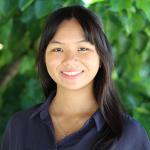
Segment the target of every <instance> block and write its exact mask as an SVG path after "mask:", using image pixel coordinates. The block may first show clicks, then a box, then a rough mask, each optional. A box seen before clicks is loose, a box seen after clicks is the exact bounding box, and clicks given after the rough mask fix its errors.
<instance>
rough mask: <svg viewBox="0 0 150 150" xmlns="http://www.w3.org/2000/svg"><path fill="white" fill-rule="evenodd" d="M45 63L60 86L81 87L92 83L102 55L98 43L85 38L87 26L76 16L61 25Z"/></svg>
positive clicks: (46, 53) (47, 49)
mask: <svg viewBox="0 0 150 150" xmlns="http://www.w3.org/2000/svg"><path fill="white" fill-rule="evenodd" d="M45 62H46V67H47V70H48V73H49V75H50V76H51V78H52V79H53V80H54V81H55V82H56V84H57V88H58V86H60V87H61V88H65V89H68V90H77V89H81V88H83V87H90V86H92V84H93V79H94V77H95V76H96V74H97V72H98V69H99V64H100V58H99V55H98V54H97V51H96V49H95V46H94V45H92V44H91V43H90V42H88V41H86V40H85V36H84V31H83V29H82V28H81V26H80V24H79V23H78V22H77V20H76V19H74V18H73V19H70V20H65V21H63V22H62V23H61V24H60V26H59V28H58V30H57V32H56V34H55V35H54V37H53V39H52V40H51V41H50V43H49V45H48V46H47V48H46V52H45Z"/></svg>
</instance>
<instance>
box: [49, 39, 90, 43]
mask: <svg viewBox="0 0 150 150" xmlns="http://www.w3.org/2000/svg"><path fill="white" fill-rule="evenodd" d="M82 42H89V41H87V40H85V39H83V40H80V41H76V42H75V43H82ZM50 43H51V44H65V43H63V42H60V41H56V40H52V41H50Z"/></svg>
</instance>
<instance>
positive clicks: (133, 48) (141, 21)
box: [0, 0, 150, 137]
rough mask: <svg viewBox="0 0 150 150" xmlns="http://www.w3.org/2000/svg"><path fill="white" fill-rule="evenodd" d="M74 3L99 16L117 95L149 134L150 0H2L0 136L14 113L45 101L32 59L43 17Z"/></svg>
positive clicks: (34, 54)
mask: <svg viewBox="0 0 150 150" xmlns="http://www.w3.org/2000/svg"><path fill="white" fill-rule="evenodd" d="M75 4H82V5H84V6H85V7H88V8H90V9H91V10H93V11H94V12H95V13H97V15H99V16H101V19H102V20H103V26H104V29H105V32H106V35H107V36H108V39H109V41H110V43H111V45H112V49H113V57H114V59H115V69H114V72H113V75H112V77H113V80H114V81H115V82H116V85H117V87H118V90H119V93H120V97H121V100H122V102H123V103H124V105H125V107H126V109H127V111H128V112H129V113H130V115H131V116H133V117H134V118H135V119H137V120H139V122H140V123H141V124H142V125H143V126H144V127H145V129H146V131H147V132H148V134H149V135H150V128H149V127H150V78H149V76H150V42H149V38H150V9H149V6H150V0H125V1H123V0H93V1H92V0H91V1H90V0H63V1H62V0H0V137H1V136H2V134H3V132H4V129H5V127H6V124H7V121H8V119H9V118H10V116H11V115H12V114H14V113H15V112H17V111H20V110H23V109H27V108H28V107H31V106H32V105H35V104H37V103H40V102H41V101H43V97H44V96H43V93H42V90H41V85H40V81H39V79H38V75H37V73H36V64H35V58H36V51H37V49H38V45H39V41H40V36H41V33H42V29H43V26H44V23H45V19H46V18H47V16H48V14H49V13H51V12H52V11H53V10H55V9H57V8H59V7H62V6H68V5H75Z"/></svg>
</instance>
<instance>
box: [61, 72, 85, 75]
mask: <svg viewBox="0 0 150 150" xmlns="http://www.w3.org/2000/svg"><path fill="white" fill-rule="evenodd" d="M81 72H82V71H80V72H63V73H64V74H67V75H69V76H74V75H77V74H79V73H81Z"/></svg>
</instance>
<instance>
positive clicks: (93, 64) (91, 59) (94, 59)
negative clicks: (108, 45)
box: [82, 54, 100, 68]
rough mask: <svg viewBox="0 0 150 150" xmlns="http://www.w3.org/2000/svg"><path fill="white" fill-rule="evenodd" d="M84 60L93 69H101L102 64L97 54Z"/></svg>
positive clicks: (83, 58) (87, 56) (85, 57)
mask: <svg viewBox="0 0 150 150" xmlns="http://www.w3.org/2000/svg"><path fill="white" fill-rule="evenodd" d="M82 60H83V61H84V62H86V64H88V66H91V67H94V68H95V67H99V64H100V57H99V55H97V54H92V55H86V56H84V57H82Z"/></svg>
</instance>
